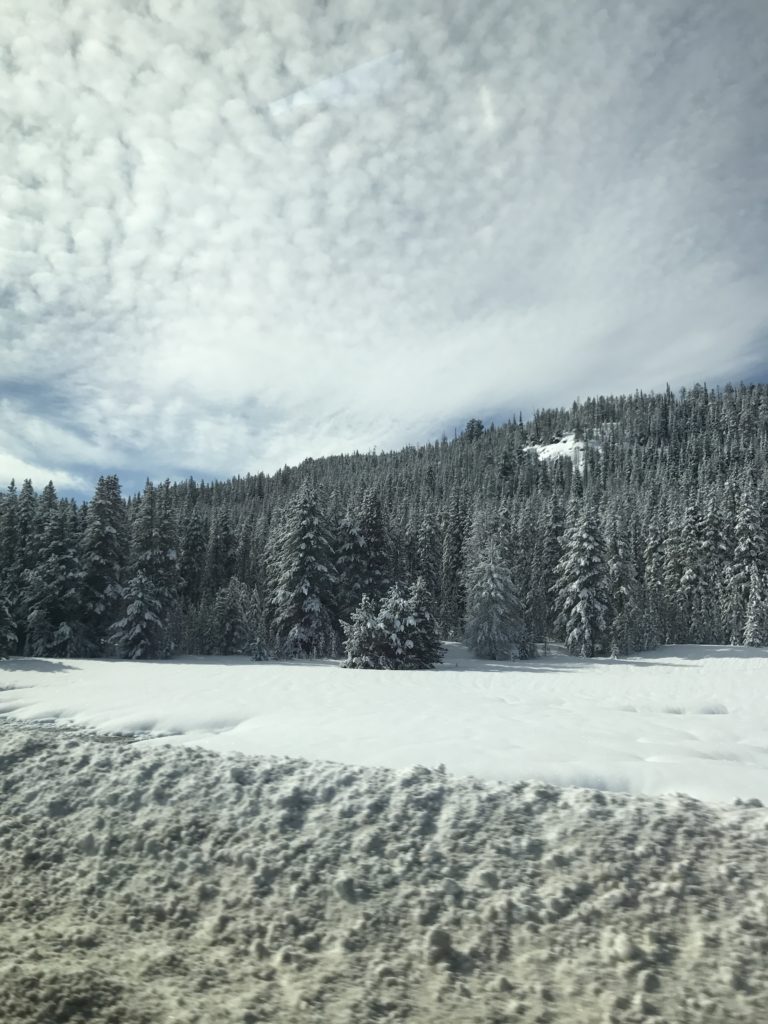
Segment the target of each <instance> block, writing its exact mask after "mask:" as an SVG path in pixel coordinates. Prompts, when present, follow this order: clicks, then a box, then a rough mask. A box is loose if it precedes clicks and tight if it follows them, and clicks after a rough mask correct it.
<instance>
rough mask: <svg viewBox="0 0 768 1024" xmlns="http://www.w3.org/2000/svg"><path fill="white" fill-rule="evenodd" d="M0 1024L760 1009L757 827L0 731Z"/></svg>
mask: <svg viewBox="0 0 768 1024" xmlns="http://www.w3.org/2000/svg"><path fill="white" fill-rule="evenodd" d="M0 793H1V799H0V846H1V847H2V865H3V868H2V871H1V872H0V944H2V949H3V950H4V954H3V958H2V961H1V962H0V991H2V993H3V1011H2V1016H3V1021H4V1022H5V1024H43V1022H44V1024H64V1022H70V1024H82V1022H85V1021H88V1022H93V1024H118V1022H119V1024H150V1022H153V1024H155V1022H158V1021H162V1022H169V1024H203V1022H205V1024H209V1022H215V1024H255V1022H259V1021H270V1022H272V1024H288V1022H290V1024H296V1022H298V1021H313V1022H314V1021H323V1022H324V1024H337V1022H338V1024H341V1022H344V1024H358V1022H366V1021H380V1022H385V1024H387V1022H390V1024H393V1022H396V1021H397V1022H400V1021H418V1022H419V1024H438V1022H440V1024H443V1022H445V1021H452V1022H455V1024H465V1022H466V1024H469V1022H477V1024H480V1022H482V1024H511V1022H513V1021H515V1022H518V1021H522V1022H540V1024H543V1022H556V1021H560V1022H566V1021H567V1022H571V1021H579V1022H580V1024H611V1022H616V1024H618V1022H626V1024H636V1022H640V1021H644V1020H649V1019H652V1020H654V1021H658V1022H663V1021H666V1022H668V1024H671V1022H678V1021H686V1022H687V1024H704V1022H708V1024H711V1022H713V1021H729V1022H731V1024H734V1022H744V1024H747V1022H749V1024H754V1022H756V1021H760V1020H764V1019H766V1011H768V966H767V965H768V957H766V954H767V953H768V865H767V855H766V838H768V830H767V828H766V826H767V825H768V812H766V811H764V810H762V809H760V808H753V807H732V808H723V809H716V808H713V807H709V806H707V805H704V804H700V803H698V802H696V801H694V800H692V799H690V798H687V797H666V798H655V799H651V798H632V797H626V796H619V795H615V794H603V793H599V792H595V791H591V792H590V791H584V790H572V789H571V790H567V789H566V790H561V789H557V788H554V787H551V786H546V785H542V784H534V783H520V784H517V785H512V786H510V785H503V784H487V783H480V782H473V781H470V780H467V781H461V780H456V779H452V778H450V777H446V776H445V775H443V774H442V773H440V772H432V771H428V770H427V769H424V768H421V769H411V770H409V771H400V772H395V771H388V770H372V769H365V768H344V767H340V766H338V765H329V764H308V763H306V762H303V761H297V760H287V759H275V758H259V759H251V758H246V757H243V756H232V755H230V756H221V755H217V754H213V753H210V752H207V751H203V750H199V749H194V750H193V749H175V748H157V749H147V748H146V746H144V745H141V744H138V743H135V742H132V741H130V740H129V739H127V738H120V737H88V736H86V735H84V734H83V733H81V732H78V731H69V732H68V731H64V730H60V729H53V728H42V727H39V726H31V725H24V724H20V723H18V722H17V723H14V722H11V721H8V720H7V719H6V720H5V721H4V722H2V723H0Z"/></svg>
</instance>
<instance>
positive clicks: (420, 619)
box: [408, 576, 444, 668]
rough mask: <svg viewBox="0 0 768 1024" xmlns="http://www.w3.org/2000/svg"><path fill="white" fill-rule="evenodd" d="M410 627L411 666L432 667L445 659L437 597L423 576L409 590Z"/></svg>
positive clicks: (418, 577) (409, 665)
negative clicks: (438, 617)
mask: <svg viewBox="0 0 768 1024" xmlns="http://www.w3.org/2000/svg"><path fill="white" fill-rule="evenodd" d="M408 605H409V608H410V616H409V619H408V627H409V631H410V639H411V641H412V642H413V647H412V648H411V649H410V650H411V657H410V660H409V664H408V667H409V668H432V667H433V666H434V665H437V664H438V663H439V662H441V661H442V660H443V653H444V652H443V645H442V643H441V642H440V633H439V629H438V624H437V618H436V616H435V611H434V609H435V599H434V597H433V596H432V594H431V593H430V591H429V587H428V586H427V582H426V580H425V579H424V577H423V576H417V578H416V581H415V582H414V583H413V584H412V585H411V587H410V589H409V591H408Z"/></svg>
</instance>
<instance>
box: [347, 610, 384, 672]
mask: <svg viewBox="0 0 768 1024" xmlns="http://www.w3.org/2000/svg"><path fill="white" fill-rule="evenodd" d="M341 628H342V630H343V631H344V650H345V652H346V655H347V657H346V661H345V662H344V668H382V667H383V666H382V665H381V657H382V649H383V633H382V630H381V629H380V628H379V622H378V613H377V609H376V605H375V604H374V603H373V601H372V600H371V599H370V597H368V595H367V594H364V595H363V597H362V600H361V601H360V604H359V605H358V606H357V608H355V610H354V611H353V612H352V615H351V616H350V619H349V622H342V624H341Z"/></svg>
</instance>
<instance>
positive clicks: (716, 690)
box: [0, 644, 768, 804]
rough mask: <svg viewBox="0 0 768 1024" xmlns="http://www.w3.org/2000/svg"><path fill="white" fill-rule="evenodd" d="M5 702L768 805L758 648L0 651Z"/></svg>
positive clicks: (25, 715)
mask: <svg viewBox="0 0 768 1024" xmlns="http://www.w3.org/2000/svg"><path fill="white" fill-rule="evenodd" d="M0 688H2V691H1V692H0V714H2V715H6V716H7V717H9V718H12V719H15V720H28V721H34V720H37V721H40V720H45V721H57V722H61V723H73V724H75V725H80V726H87V727H89V728H93V729H97V730H101V731H104V732H122V733H138V734H140V735H141V736H142V738H143V739H144V740H145V741H146V742H148V743H150V744H152V743H162V744H168V743H172V744H184V745H190V744H192V745H200V746H204V747H207V748H209V749H212V750H217V751H233V752H239V753H245V754H277V755H288V756H292V757H304V758H308V759H318V760H326V761H338V762H342V763H346V764H355V765H364V766H370V767H379V766H381V767H389V768H398V769H399V768H407V767H409V766H412V765H416V764H422V765H426V766H427V767H432V768H436V767H438V766H439V765H444V766H445V767H446V768H447V770H448V772H449V773H451V774H453V775H463V776H468V775H472V776H476V777H479V778H485V779H491V780H501V781H515V780H518V779H537V780H540V781H544V782H548V783H552V784H556V785H565V786H572V785H575V786H589V787H593V788H598V789H603V790H610V791H617V792H629V793H635V794H648V795H659V794H664V793H673V792H684V793H688V794H689V795H692V796H694V797H697V798H699V799H706V800H711V801H720V802H732V801H733V800H735V799H739V798H740V799H749V798H759V799H762V800H763V801H764V802H765V803H767V804H768V651H766V650H764V649H750V648H735V647H695V646H681V647H665V648H659V649H658V650H656V651H652V652H648V653H646V654H643V655H638V656H635V657H633V658H630V659H626V660H623V661H611V660H610V659H594V660H589V661H585V660H584V659H579V658H570V657H568V656H565V655H561V654H555V655H552V656H550V657H548V658H541V659H535V660H533V661H530V662H520V663H512V664H510V663H502V662H486V663H483V662H478V661H477V660H476V659H473V658H471V657H470V655H469V653H468V652H467V651H466V649H465V648H464V647H462V646H461V645H458V644H449V645H447V654H446V659H445V663H444V664H443V665H442V666H441V667H440V668H439V669H438V670H435V671H428V672H396V671H377V672H373V671H367V672H366V671H354V670H343V669H341V668H340V667H339V665H338V664H336V663H333V662H291V663H269V662H267V663H263V664H261V663H260V664H254V663H251V662H249V661H247V660H246V659H244V658H185V659H178V660H174V661H171V662H159V663H132V662H119V661H118V662H107V661H101V662H99V661H62V662H53V661H45V660H43V659H12V660H11V661H8V662H0Z"/></svg>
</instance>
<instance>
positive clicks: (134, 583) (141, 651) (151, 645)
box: [109, 569, 167, 660]
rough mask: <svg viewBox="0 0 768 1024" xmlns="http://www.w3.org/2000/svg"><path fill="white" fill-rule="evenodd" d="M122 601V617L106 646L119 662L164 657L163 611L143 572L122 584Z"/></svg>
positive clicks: (160, 601) (113, 627)
mask: <svg viewBox="0 0 768 1024" xmlns="http://www.w3.org/2000/svg"><path fill="white" fill-rule="evenodd" d="M123 600H124V606H125V613H124V615H123V617H122V618H121V619H119V620H118V621H117V622H115V623H114V624H113V625H112V627H111V629H110V632H109V642H110V644H112V646H113V647H114V648H115V649H116V650H117V653H118V654H119V655H120V657H122V658H130V659H131V660H136V659H139V658H162V657H165V655H166V630H167V623H166V621H165V618H164V611H165V610H164V608H163V603H162V600H161V598H160V596H159V595H158V593H157V588H156V586H155V584H154V583H153V581H152V580H151V578H150V577H149V576H148V575H147V574H146V572H145V571H144V570H143V569H138V570H137V571H136V573H134V575H133V576H131V578H130V579H129V580H128V582H127V583H126V585H125V588H124V592H123Z"/></svg>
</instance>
